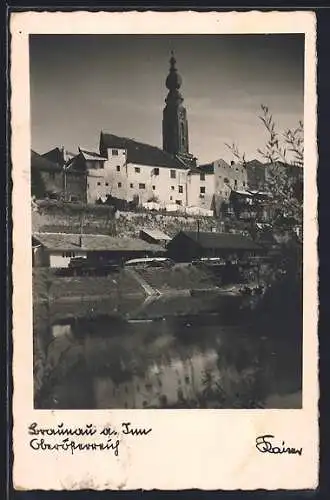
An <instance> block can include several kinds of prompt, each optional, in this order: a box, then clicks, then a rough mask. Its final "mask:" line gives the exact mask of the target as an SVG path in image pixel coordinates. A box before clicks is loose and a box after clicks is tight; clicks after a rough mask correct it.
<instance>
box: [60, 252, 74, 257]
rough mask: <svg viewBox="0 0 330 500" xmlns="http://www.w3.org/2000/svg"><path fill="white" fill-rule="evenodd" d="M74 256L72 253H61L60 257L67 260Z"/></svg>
mask: <svg viewBox="0 0 330 500" xmlns="http://www.w3.org/2000/svg"><path fill="white" fill-rule="evenodd" d="M74 256H75V253H74V252H63V253H62V257H68V258H71V257H74Z"/></svg>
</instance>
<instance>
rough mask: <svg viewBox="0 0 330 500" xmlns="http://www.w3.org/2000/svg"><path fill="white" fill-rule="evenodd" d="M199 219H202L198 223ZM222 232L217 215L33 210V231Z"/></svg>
mask: <svg viewBox="0 0 330 500" xmlns="http://www.w3.org/2000/svg"><path fill="white" fill-rule="evenodd" d="M198 221H199V222H198ZM198 224H199V229H200V231H212V230H215V231H222V230H224V226H223V223H222V222H221V221H220V220H218V219H216V218H214V217H198V218H196V217H193V216H185V215H176V216H174V215H164V214H157V213H152V212H140V213H135V212H119V211H118V212H116V214H114V213H113V211H112V210H111V208H109V207H104V206H94V207H88V206H87V208H86V206H85V207H84V208H83V206H82V205H81V206H79V205H74V208H73V207H71V209H70V208H69V207H68V206H66V207H65V208H63V207H59V206H55V205H54V206H35V207H34V208H33V210H32V229H33V232H64V233H79V232H80V230H81V227H82V230H83V232H84V233H89V234H91V233H95V234H109V235H114V236H129V237H134V236H135V237H138V236H139V232H140V230H141V229H142V228H145V229H159V230H161V231H164V232H165V233H167V234H168V235H169V236H174V235H175V234H176V233H177V232H178V231H180V230H187V231H197V229H198Z"/></svg>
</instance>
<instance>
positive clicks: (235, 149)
mask: <svg viewBox="0 0 330 500" xmlns="http://www.w3.org/2000/svg"><path fill="white" fill-rule="evenodd" d="M225 146H226V147H227V148H228V149H229V150H230V151H231V153H232V155H233V156H234V158H236V160H237V161H238V162H239V163H241V164H242V165H245V163H246V158H245V153H241V152H240V151H239V149H238V146H237V144H236V143H235V142H233V143H232V144H227V143H226V142H225Z"/></svg>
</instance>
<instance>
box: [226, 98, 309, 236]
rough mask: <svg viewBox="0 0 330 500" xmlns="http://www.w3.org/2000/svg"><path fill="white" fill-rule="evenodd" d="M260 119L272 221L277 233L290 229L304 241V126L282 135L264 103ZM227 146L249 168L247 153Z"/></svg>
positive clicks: (261, 152) (300, 125)
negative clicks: (263, 128)
mask: <svg viewBox="0 0 330 500" xmlns="http://www.w3.org/2000/svg"><path fill="white" fill-rule="evenodd" d="M259 119H260V121H261V122H262V123H263V125H264V127H265V129H266V133H267V136H268V138H267V141H266V144H265V146H264V148H263V149H258V153H259V155H260V156H261V157H262V158H263V159H264V160H265V161H266V164H265V169H266V170H265V179H266V182H265V187H266V190H267V191H268V193H269V195H270V200H269V205H270V206H271V208H272V210H271V221H270V222H271V224H272V226H273V229H274V230H281V229H285V230H286V231H288V230H289V231H291V234H292V236H293V237H294V238H296V237H298V239H300V241H302V224H303V164H304V137H303V135H304V127H303V123H302V121H300V122H299V124H298V126H297V128H296V129H294V130H291V129H288V130H286V131H285V132H284V133H282V134H280V133H279V132H278V131H277V127H276V123H275V121H274V118H273V116H272V114H271V113H270V111H269V108H268V107H267V106H265V105H263V104H262V105H261V114H260V116H259ZM226 146H227V147H228V148H229V149H230V151H231V152H232V154H233V156H234V158H235V159H236V160H238V161H239V162H240V163H241V164H242V165H246V157H245V153H243V154H241V153H240V151H239V148H238V146H237V145H236V144H235V143H233V144H231V145H229V144H226Z"/></svg>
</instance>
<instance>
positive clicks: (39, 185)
mask: <svg viewBox="0 0 330 500" xmlns="http://www.w3.org/2000/svg"><path fill="white" fill-rule="evenodd" d="M62 192H63V172H62V167H61V166H60V165H59V164H58V163H55V162H53V161H50V160H48V159H47V158H44V157H43V156H42V155H40V154H38V153H36V152H35V151H33V150H31V194H32V196H35V197H36V199H39V200H40V199H43V198H47V197H51V198H55V199H59V198H61V196H62Z"/></svg>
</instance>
